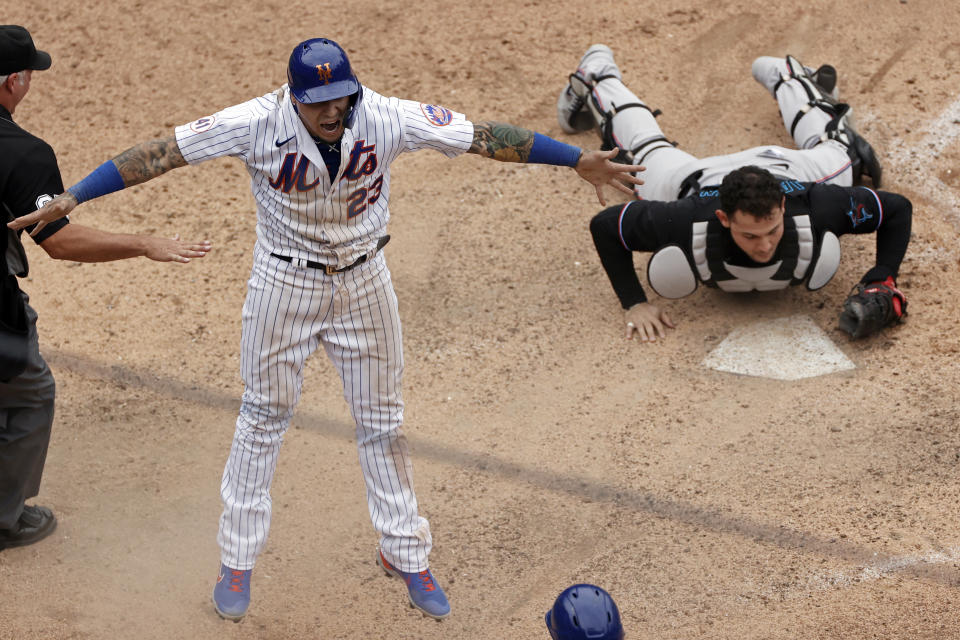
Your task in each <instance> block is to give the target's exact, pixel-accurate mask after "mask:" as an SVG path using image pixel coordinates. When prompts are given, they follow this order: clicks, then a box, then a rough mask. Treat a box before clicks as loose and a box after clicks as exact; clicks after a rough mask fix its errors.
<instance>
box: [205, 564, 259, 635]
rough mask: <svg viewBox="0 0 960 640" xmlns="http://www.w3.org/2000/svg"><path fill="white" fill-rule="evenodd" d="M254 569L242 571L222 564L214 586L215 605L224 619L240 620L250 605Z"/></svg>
mask: <svg viewBox="0 0 960 640" xmlns="http://www.w3.org/2000/svg"><path fill="white" fill-rule="evenodd" d="M252 573H253V569H247V570H246V571H240V570H239V569H231V568H230V567H228V566H227V565H225V564H221V565H220V575H218V576H217V586H215V587H214V588H213V606H214V608H215V609H216V610H217V614H218V615H219V616H220V617H221V618H223V619H224V620H233V621H234V622H240V619H241V618H243V616H245V615H246V614H247V608H248V607H249V606H250V574H252Z"/></svg>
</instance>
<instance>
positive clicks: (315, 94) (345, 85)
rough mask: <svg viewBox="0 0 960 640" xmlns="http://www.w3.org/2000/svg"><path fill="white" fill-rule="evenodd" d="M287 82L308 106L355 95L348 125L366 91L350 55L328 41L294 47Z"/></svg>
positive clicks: (309, 42)
mask: <svg viewBox="0 0 960 640" xmlns="http://www.w3.org/2000/svg"><path fill="white" fill-rule="evenodd" d="M287 83H288V84H289V86H290V93H291V94H292V95H293V97H294V98H296V99H297V102H301V103H304V104H312V103H315V102H326V101H327V100H336V99H337V98H343V97H345V96H354V98H353V99H352V100H351V101H350V107H351V109H350V111H351V113H350V115H348V117H347V121H348V123H349V122H350V121H351V120H352V116H353V107H354V106H356V104H357V102H359V100H360V97H361V95H362V91H363V89H362V88H361V86H360V82H359V81H358V80H357V76H356V74H354V73H353V69H352V68H351V67H350V60H349V59H348V58H347V53H346V52H345V51H344V50H343V48H342V47H341V46H340V45H339V44H337V43H336V42H334V41H333V40H328V39H327V38H312V39H310V40H305V41H303V42H301V43H300V44H298V45H297V46H296V47H294V48H293V52H292V53H291V54H290V63H289V64H288V65H287Z"/></svg>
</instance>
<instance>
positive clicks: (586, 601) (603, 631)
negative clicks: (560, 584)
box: [545, 584, 623, 640]
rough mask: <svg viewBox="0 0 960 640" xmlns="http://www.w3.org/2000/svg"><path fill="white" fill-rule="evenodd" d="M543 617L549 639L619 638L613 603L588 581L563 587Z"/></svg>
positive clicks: (588, 639)
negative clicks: (548, 632) (587, 582)
mask: <svg viewBox="0 0 960 640" xmlns="http://www.w3.org/2000/svg"><path fill="white" fill-rule="evenodd" d="M545 618H546V623H547V629H549V630H550V637H551V638H553V640H623V625H621V624H620V612H619V611H618V610H617V605H616V603H614V601H613V598H611V597H610V594H609V593H607V592H606V591H604V590H603V589H601V588H600V587H598V586H595V585H592V584H575V585H573V586H572V587H567V588H566V589H564V591H563V593H561V594H560V595H559V596H557V599H556V601H555V602H554V603H553V608H552V609H550V610H549V611H547V615H546V616H545Z"/></svg>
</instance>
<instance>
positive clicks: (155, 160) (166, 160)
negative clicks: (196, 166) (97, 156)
mask: <svg viewBox="0 0 960 640" xmlns="http://www.w3.org/2000/svg"><path fill="white" fill-rule="evenodd" d="M113 164H115V165H116V166H117V171H119V172H120V177H122V178H123V184H124V185H126V186H128V187H132V186H133V185H135V184H140V183H141V182H146V181H147V180H150V179H151V178H156V177H157V176H159V175H161V174H163V173H166V172H167V171H170V170H171V169H176V168H177V167H182V166H184V165H185V164H187V161H186V160H184V159H183V154H182V153H180V147H179V146H177V137H176V136H170V137H169V138H162V139H159V140H151V141H149V142H143V143H140V144H138V145H137V146H135V147H130V148H129V149H127V150H126V151H124V152H123V153H121V154H120V155H118V156H117V157H116V158H114V159H113Z"/></svg>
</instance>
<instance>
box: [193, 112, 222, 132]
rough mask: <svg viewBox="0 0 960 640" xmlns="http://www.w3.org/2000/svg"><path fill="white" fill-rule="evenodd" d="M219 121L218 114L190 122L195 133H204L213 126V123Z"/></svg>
mask: <svg viewBox="0 0 960 640" xmlns="http://www.w3.org/2000/svg"><path fill="white" fill-rule="evenodd" d="M216 121H217V117H216V116H207V117H206V118H200V119H199V120H197V121H195V122H191V123H190V131H193V132H194V133H203V132H204V131H206V130H207V129H209V128H210V127H212V126H213V123H214V122H216Z"/></svg>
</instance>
